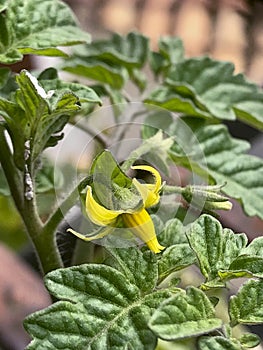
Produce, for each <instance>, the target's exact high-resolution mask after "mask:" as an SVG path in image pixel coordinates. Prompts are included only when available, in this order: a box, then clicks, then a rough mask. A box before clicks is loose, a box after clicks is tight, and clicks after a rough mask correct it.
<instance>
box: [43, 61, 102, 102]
mask: <svg viewBox="0 0 263 350" xmlns="http://www.w3.org/2000/svg"><path fill="white" fill-rule="evenodd" d="M38 81H39V82H40V83H41V85H42V86H43V88H44V89H45V90H46V91H52V90H54V93H53V95H52V99H50V100H51V101H56V100H57V99H58V98H59V97H60V96H61V94H65V92H71V93H72V94H75V95H76V96H78V98H79V102H80V103H81V105H82V106H83V105H84V106H85V104H88V105H89V104H93V105H94V106H95V104H100V105H101V104H102V102H101V99H100V98H99V96H98V95H97V94H96V92H95V91H94V90H93V89H91V88H90V87H88V86H85V85H82V84H78V83H71V82H66V81H63V80H60V79H59V78H58V76H57V71H56V70H55V69H54V68H49V69H47V70H46V71H44V72H42V73H41V74H40V76H39V77H38Z"/></svg>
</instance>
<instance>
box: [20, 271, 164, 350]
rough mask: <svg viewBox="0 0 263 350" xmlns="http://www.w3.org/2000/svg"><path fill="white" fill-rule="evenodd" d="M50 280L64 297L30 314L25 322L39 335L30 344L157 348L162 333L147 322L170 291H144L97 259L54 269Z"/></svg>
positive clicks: (100, 348) (36, 346) (95, 349)
mask: <svg viewBox="0 0 263 350" xmlns="http://www.w3.org/2000/svg"><path fill="white" fill-rule="evenodd" d="M45 282H46V286H47V288H48V289H49V291H50V292H51V293H52V294H53V295H54V296H55V297H56V298H58V299H62V300H64V301H60V302H57V303H55V304H54V305H52V306H51V307H48V308H47V309H45V310H42V311H39V312H36V313H35V314H33V315H31V316H29V317H28V318H27V319H26V321H25V327H26V329H27V331H28V332H29V333H30V334H31V336H32V337H33V338H34V340H33V341H32V342H31V344H30V345H29V346H28V347H27V349H28V350H32V349H50V350H53V349H54V350H55V349H72V350H73V349H76V348H78V349H87V350H89V349H92V350H103V349H107V348H112V349H113V348H114V349H116V350H117V349H128V348H129V349H142V350H151V349H152V350H154V349H155V347H156V343H157V338H156V336H155V335H154V334H153V333H152V332H151V330H150V329H149V328H148V326H147V323H148V321H149V319H150V316H151V314H152V312H153V311H154V309H156V308H157V307H158V306H159V305H160V303H161V302H162V301H163V300H165V299H166V298H167V297H168V296H169V295H170V294H169V293H167V292H165V291H157V292H154V293H152V294H148V295H146V296H144V297H141V296H140V291H139V289H138V287H137V286H136V285H134V284H132V283H131V282H129V281H128V280H127V279H126V277H125V276H124V275H123V274H122V273H120V272H119V271H117V270H115V269H113V268H111V267H109V266H105V265H95V264H88V265H80V266H75V267H71V268H68V269H59V270H56V271H53V272H51V273H49V274H48V275H47V276H46V278H45Z"/></svg>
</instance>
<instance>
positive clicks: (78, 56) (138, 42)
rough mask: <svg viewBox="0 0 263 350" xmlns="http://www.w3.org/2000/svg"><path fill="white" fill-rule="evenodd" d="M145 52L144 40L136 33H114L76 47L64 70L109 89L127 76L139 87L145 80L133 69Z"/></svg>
mask: <svg viewBox="0 0 263 350" xmlns="http://www.w3.org/2000/svg"><path fill="white" fill-rule="evenodd" d="M148 51H149V44H148V39H147V38H146V37H144V36H143V35H141V34H138V33H129V34H128V35H127V36H124V37H122V36H120V35H118V34H114V35H113V36H112V38H111V39H109V40H98V41H94V42H92V43H91V44H90V45H87V46H82V47H80V48H78V51H76V52H75V54H74V55H73V56H72V57H71V58H70V59H69V60H67V61H66V62H65V67H64V70H66V71H68V72H71V73H74V74H78V75H81V76H84V77H87V78H90V79H92V80H96V81H99V82H101V83H103V84H107V85H110V87H111V88H114V89H117V90H118V89H121V88H122V87H123V85H124V84H125V83H126V81H127V80H128V78H129V76H130V78H131V80H133V81H134V82H135V83H136V84H137V85H138V87H139V88H140V89H142V88H144V85H145V82H144V81H143V80H142V79H141V76H139V75H138V72H137V69H138V68H140V67H142V66H143V65H144V63H145V61H146V58H147V55H148Z"/></svg>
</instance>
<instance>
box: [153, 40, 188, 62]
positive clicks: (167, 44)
mask: <svg viewBox="0 0 263 350" xmlns="http://www.w3.org/2000/svg"><path fill="white" fill-rule="evenodd" d="M158 46H159V52H160V53H161V54H162V55H163V57H165V58H166V59H167V60H168V61H169V63H170V65H175V64H177V63H179V62H181V61H183V59H184V47H183V42H182V40H181V39H180V38H176V37H169V36H164V37H162V38H161V39H160V40H159V43H158Z"/></svg>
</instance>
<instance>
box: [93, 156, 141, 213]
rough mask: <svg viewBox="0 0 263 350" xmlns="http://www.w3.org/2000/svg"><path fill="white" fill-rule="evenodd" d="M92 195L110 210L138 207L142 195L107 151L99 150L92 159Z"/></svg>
mask: <svg viewBox="0 0 263 350" xmlns="http://www.w3.org/2000/svg"><path fill="white" fill-rule="evenodd" d="M90 174H91V175H92V176H93V183H92V188H93V195H94V197H95V198H96V200H97V201H98V202H99V203H101V204H102V205H103V206H105V207H106V208H108V209H111V210H127V209H134V210H135V209H139V208H141V206H142V204H143V203H142V197H141V195H140V194H139V192H138V191H137V189H136V187H135V186H134V185H133V183H132V179H131V178H129V177H128V176H127V175H126V174H125V173H124V172H123V171H122V169H121V168H120V166H119V165H118V163H117V162H116V160H115V159H114V157H113V156H112V154H111V153H110V152H109V151H107V150H106V151H103V152H101V153H100V154H99V155H98V156H97V157H96V158H95V160H94V161H93V163H92V167H91V171H90Z"/></svg>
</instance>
